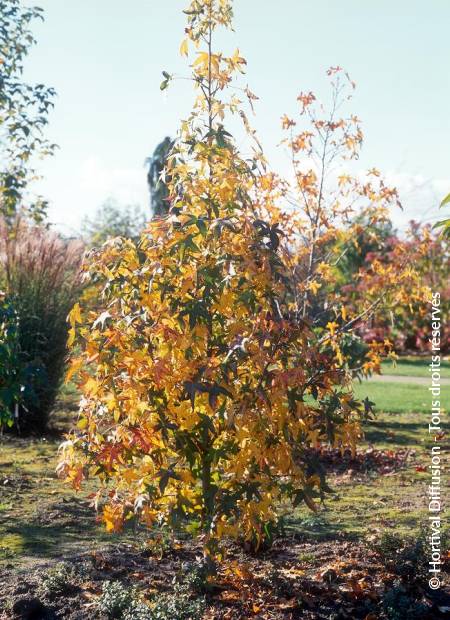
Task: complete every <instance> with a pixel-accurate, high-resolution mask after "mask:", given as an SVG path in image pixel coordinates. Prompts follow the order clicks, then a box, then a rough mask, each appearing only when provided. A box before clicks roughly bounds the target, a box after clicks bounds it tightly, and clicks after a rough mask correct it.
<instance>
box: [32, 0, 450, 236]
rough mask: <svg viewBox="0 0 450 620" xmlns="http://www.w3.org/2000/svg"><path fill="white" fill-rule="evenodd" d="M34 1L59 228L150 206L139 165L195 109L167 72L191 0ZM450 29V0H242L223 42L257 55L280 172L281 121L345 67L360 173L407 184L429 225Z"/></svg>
mask: <svg viewBox="0 0 450 620" xmlns="http://www.w3.org/2000/svg"><path fill="white" fill-rule="evenodd" d="M35 2H36V4H39V5H40V6H42V7H43V8H44V9H45V15H46V21H45V23H44V24H42V25H37V26H36V28H35V34H36V36H37V38H38V45H37V46H36V47H35V48H34V49H33V51H32V54H31V56H30V59H29V61H28V64H27V77H28V78H29V79H31V80H33V81H39V82H44V83H46V84H48V85H51V86H54V87H55V88H56V90H57V91H58V98H57V101H56V108H55V111H54V112H53V113H52V116H51V124H50V128H49V132H48V133H49V137H50V138H51V139H52V140H54V141H55V142H57V143H58V144H59V145H60V150H59V152H58V153H57V155H56V156H55V157H54V158H53V159H52V160H49V161H47V162H45V163H43V164H42V166H41V171H42V173H43V174H44V176H45V180H44V181H43V183H42V185H41V190H42V191H43V192H44V193H45V194H46V195H47V196H48V197H49V199H50V201H51V204H52V207H51V211H50V216H51V219H52V221H54V222H58V223H61V222H65V223H66V224H67V226H68V227H74V228H77V226H78V225H79V221H80V218H81V217H82V215H84V214H92V213H93V212H94V211H95V208H96V207H97V206H99V205H100V204H101V203H102V202H103V201H104V200H105V199H106V198H108V197H109V196H114V197H116V198H117V199H118V200H119V201H121V202H140V203H141V204H143V205H146V204H147V201H148V199H147V190H146V184H145V169H144V167H143V162H144V160H145V158H146V157H147V156H148V155H149V154H150V153H151V152H152V150H153V148H154V147H155V145H156V144H157V142H158V141H159V140H161V139H162V138H163V137H164V136H165V135H173V134H174V133H175V131H176V128H177V126H178V121H179V119H180V118H182V117H183V116H186V115H187V113H188V111H189V109H190V103H191V94H190V91H189V88H188V83H187V82H178V83H176V84H175V85H173V86H172V87H171V88H170V90H169V91H168V92H167V94H166V93H161V92H160V90H159V84H160V82H161V70H163V69H165V70H167V71H169V72H177V73H185V74H187V69H186V66H185V61H184V60H183V59H181V58H180V56H179V53H178V49H179V44H180V41H181V39H182V38H183V28H184V15H183V14H182V12H181V11H182V9H183V8H185V7H186V4H187V0H128V2H127V3H124V2H123V0H35ZM449 23H450V1H449V0H377V1H376V2H375V1H369V0H341V1H339V2H337V1H336V0H278V1H277V2H272V1H269V0H236V1H235V30H236V32H235V33H234V34H229V35H227V37H228V39H227V44H229V46H230V47H231V48H234V47H236V46H239V48H240V50H241V52H242V54H243V55H244V56H245V57H246V58H247V61H248V68H247V77H246V80H247V81H248V83H249V86H250V88H251V89H252V90H253V92H255V93H256V94H258V95H259V97H260V101H259V102H258V103H257V117H256V119H255V121H254V124H255V126H256V127H257V129H258V132H259V135H260V137H261V139H262V142H263V144H264V146H265V147H266V150H267V153H268V155H269V157H270V159H271V160H272V161H273V164H274V167H275V168H276V169H278V170H279V171H281V172H284V171H286V170H287V168H288V161H287V159H286V158H285V156H284V155H283V152H282V151H281V150H280V149H277V146H276V145H277V143H278V142H279V141H280V138H281V132H280V128H279V127H280V123H279V118H280V116H281V115H282V114H283V113H284V112H286V111H287V112H292V111H293V110H294V109H295V100H296V96H297V94H298V92H299V91H300V90H313V91H317V92H318V93H319V95H320V94H323V95H326V93H327V90H326V80H325V77H324V73H325V70H326V68H327V67H329V66H330V65H341V66H343V67H344V68H345V69H346V70H347V71H348V72H349V73H350V75H351V77H352V78H353V79H354V80H355V81H356V82H357V91H356V94H355V98H354V100H353V104H352V111H353V112H355V113H357V114H358V116H359V117H360V118H361V119H362V120H363V129H364V132H365V137H366V140H365V145H364V150H363V156H362V158H361V168H368V167H371V166H373V165H375V166H377V167H378V168H379V169H381V170H382V171H383V172H385V173H386V174H387V175H388V179H390V180H393V181H395V182H396V183H398V185H399V188H400V190H401V192H402V197H403V200H404V204H405V207H406V209H405V213H404V214H402V215H398V214H396V215H395V220H396V221H397V222H399V223H400V222H401V221H402V220H403V221H404V220H406V219H409V217H410V216H413V215H414V216H416V217H422V218H425V219H428V218H429V217H432V216H433V215H434V214H435V209H434V211H433V207H434V206H435V205H436V204H437V202H438V199H439V197H440V196H441V195H444V194H445V193H446V192H448V191H449V190H450V161H449V160H450V158H449V157H448V153H449V150H450V115H449V109H448V108H449V101H450V78H449V60H450V38H449V37H448V28H449ZM68 230H69V229H68Z"/></svg>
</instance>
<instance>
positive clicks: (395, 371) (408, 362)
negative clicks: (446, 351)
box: [381, 356, 450, 378]
mask: <svg viewBox="0 0 450 620" xmlns="http://www.w3.org/2000/svg"><path fill="white" fill-rule="evenodd" d="M429 364H430V358H429V357H412V356H405V357H401V358H399V359H398V360H397V362H396V364H395V366H394V365H393V363H392V362H390V361H385V362H383V363H382V364H381V368H382V371H383V374H385V375H400V376H409V377H429V376H430V372H429V370H428V368H429ZM441 376H442V377H443V378H450V361H448V360H444V361H442V362H441Z"/></svg>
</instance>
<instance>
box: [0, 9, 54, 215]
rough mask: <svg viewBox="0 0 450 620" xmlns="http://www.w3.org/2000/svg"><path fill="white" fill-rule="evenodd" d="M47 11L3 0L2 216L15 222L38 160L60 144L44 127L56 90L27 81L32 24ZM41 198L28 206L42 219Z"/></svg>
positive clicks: (0, 51) (0, 41) (0, 62)
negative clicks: (25, 67)
mask: <svg viewBox="0 0 450 620" xmlns="http://www.w3.org/2000/svg"><path fill="white" fill-rule="evenodd" d="M36 19H42V10H41V9H39V8H37V7H33V8H28V7H24V6H22V3H21V1H20V0H0V67H1V69H0V216H1V217H3V218H4V219H5V220H7V221H10V220H14V218H15V216H16V214H17V211H18V209H19V207H20V208H21V209H22V210H24V204H23V199H24V194H25V190H26V188H27V185H28V183H29V181H30V179H32V178H33V177H34V176H35V171H34V169H33V158H34V157H36V156H42V155H45V154H48V153H52V152H53V150H54V148H55V145H54V144H51V143H49V142H48V140H46V139H45V137H44V134H43V130H44V128H45V126H46V125H47V123H48V112H49V110H50V108H51V107H52V106H53V103H52V99H53V97H54V95H55V91H54V90H53V88H47V87H45V86H44V85H43V84H36V85H31V84H27V83H26V82H24V81H23V77H22V74H23V63H24V60H25V58H26V56H27V55H28V54H29V51H30V48H31V47H32V46H33V45H34V43H35V39H34V37H33V35H32V32H31V30H30V24H31V23H32V22H33V21H35V20H36ZM45 207H46V204H45V202H44V201H43V200H42V199H41V198H39V199H37V200H36V201H34V203H33V204H31V205H29V206H28V209H27V210H28V211H29V213H30V214H31V215H32V216H33V217H34V218H35V219H37V220H40V219H42V217H43V216H44V214H45Z"/></svg>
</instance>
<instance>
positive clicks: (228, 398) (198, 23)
mask: <svg viewBox="0 0 450 620" xmlns="http://www.w3.org/2000/svg"><path fill="white" fill-rule="evenodd" d="M186 14H187V19H188V25H187V28H186V39H185V40H184V41H183V43H182V45H181V53H182V54H184V55H186V56H188V55H189V54H192V57H193V62H192V64H191V68H192V82H193V85H194V87H195V89H196V91H197V98H196V101H195V105H194V109H193V112H192V114H191V116H190V117H189V118H188V119H187V120H186V121H184V122H183V123H182V125H181V129H180V133H179V137H178V140H177V141H176V143H175V145H174V147H173V149H172V151H171V154H170V156H169V158H168V169H167V174H166V177H165V179H166V182H167V186H168V192H169V205H170V209H169V213H168V214H167V216H164V217H160V218H156V219H154V220H153V221H152V222H150V224H149V225H148V228H147V230H146V231H145V232H144V233H143V234H142V236H141V238H140V240H139V242H138V243H134V242H132V241H130V240H125V239H114V240H112V241H111V242H109V243H107V244H106V245H105V246H104V247H103V249H102V250H101V251H100V252H94V253H93V254H91V256H90V257H89V260H88V261H87V263H86V266H85V271H86V276H87V277H88V278H90V279H92V280H94V281H97V282H102V283H103V285H104V286H103V294H102V302H101V303H102V308H101V309H100V311H95V312H92V311H90V310H89V308H87V307H83V306H80V305H78V304H77V305H76V306H75V308H74V309H73V311H72V312H71V315H70V322H71V325H72V330H71V336H70V343H71V344H73V343H75V344H76V348H75V349H74V351H76V353H74V358H73V360H72V369H71V373H76V374H77V375H78V376H79V381H80V386H81V389H82V391H83V398H82V401H81V406H80V418H79V422H78V430H77V432H76V433H74V434H72V435H71V436H69V437H68V438H67V441H66V442H65V443H64V444H63V446H62V450H61V462H60V465H59V472H60V474H61V475H62V476H63V477H65V478H66V479H68V480H69V481H71V482H72V484H73V485H74V486H75V487H77V488H78V487H80V485H81V484H82V481H83V480H84V479H85V478H87V477H88V476H95V477H96V478H97V479H98V480H99V481H100V483H101V484H100V488H99V490H98V492H97V493H96V495H95V501H94V503H95V504H96V506H97V507H98V508H100V509H101V510H102V512H103V518H104V521H105V523H106V527H107V529H108V530H110V531H112V530H118V529H120V528H121V527H122V525H123V523H124V522H125V521H126V520H128V519H130V518H137V519H139V520H140V521H141V522H144V523H145V524H147V525H149V526H151V525H152V524H155V523H158V524H159V523H165V524H168V525H169V526H171V527H174V528H180V527H184V526H186V525H187V524H190V525H191V526H192V524H194V525H195V524H196V525H197V526H198V528H199V530H200V531H201V533H202V536H203V541H204V548H205V553H206V555H207V556H208V557H210V556H211V554H213V553H214V552H215V550H216V549H217V542H218V541H219V540H220V538H221V537H223V536H225V535H232V536H241V537H243V538H245V539H247V540H252V541H253V542H255V543H256V544H258V543H259V542H260V541H261V539H262V538H263V537H264V536H265V533H266V532H267V528H268V527H269V526H270V523H271V522H274V521H275V520H276V518H277V511H278V507H279V506H280V505H281V503H282V500H283V499H286V498H287V499H288V500H290V501H292V502H293V504H294V505H295V504H298V503H299V502H306V504H307V505H308V506H309V507H310V508H312V509H315V503H314V498H315V497H317V496H320V495H321V494H322V493H324V492H325V491H326V489H327V487H326V483H325V480H324V478H323V475H322V474H321V473H320V472H317V471H315V469H314V463H313V461H312V460H311V459H310V453H311V449H312V448H315V447H317V446H319V445H320V444H321V443H323V442H331V444H333V445H334V446H347V445H350V446H352V447H353V448H354V446H355V443H356V441H357V438H358V436H359V435H360V428H359V419H360V418H361V416H362V415H364V412H365V409H367V404H366V407H365V406H364V405H363V404H362V403H358V402H357V401H355V400H354V398H353V396H352V393H351V390H350V385H351V373H350V372H349V370H348V368H347V367H346V365H345V363H344V362H345V360H344V359H343V357H342V353H341V347H340V343H341V340H342V339H344V338H346V333H347V330H348V329H349V328H350V326H351V319H350V318H347V321H346V323H345V325H338V323H336V322H335V321H333V320H327V321H325V322H324V321H322V322H320V323H317V324H314V320H312V316H313V314H312V309H313V308H314V298H315V296H317V295H318V291H319V290H320V289H321V286H322V283H323V284H324V286H323V290H325V289H326V288H327V286H328V282H329V281H330V270H331V268H328V269H327V268H326V265H325V262H324V260H321V261H320V262H319V263H318V262H317V257H318V256H319V253H318V248H319V246H321V247H322V246H324V243H322V242H320V243H319V236H321V235H322V232H321V231H320V226H321V225H322V224H323V221H322V219H320V217H321V216H320V217H319V219H318V222H317V223H316V225H315V230H316V232H315V233H314V239H313V242H314V247H315V250H314V252H313V255H312V256H311V252H310V251H308V250H306V251H305V252H304V251H303V249H302V248H303V247H304V240H305V236H304V235H303V236H302V233H301V230H300V229H299V225H300V224H299V223H298V222H297V221H296V219H295V218H293V214H292V211H289V209H288V210H285V211H283V210H282V209H281V208H280V205H282V204H285V202H286V201H285V197H286V190H285V186H284V184H283V183H281V182H280V180H279V179H277V178H276V177H275V175H273V174H271V173H268V172H267V171H266V166H265V161H264V157H263V155H262V153H261V149H260V146H259V143H258V141H257V139H256V138H255V134H254V132H253V130H252V129H251V127H250V125H249V123H248V119H247V116H246V115H245V112H244V109H243V103H242V101H241V99H243V100H247V103H249V104H250V106H251V104H252V101H253V99H255V96H254V95H253V94H252V93H251V92H250V91H249V90H248V88H245V89H241V90H239V89H236V88H232V89H231V88H230V86H231V83H232V82H233V80H234V79H235V77H236V76H237V75H239V74H241V73H243V71H244V68H245V64H246V63H245V60H244V58H242V56H241V55H240V53H239V51H238V50H237V51H235V52H234V53H233V54H231V55H225V54H223V53H220V52H218V51H215V50H214V47H213V35H214V33H215V32H216V30H217V29H218V28H219V27H225V28H230V27H231V20H232V7H231V4H230V1H229V0H195V1H194V2H192V3H191V5H190V6H189V8H188V10H187V11H186ZM171 80H172V76H171V75H170V74H168V73H164V82H163V83H162V85H161V87H162V88H166V87H167V86H168V85H169V82H170V81H171ZM230 93H231V94H230ZM238 94H239V96H238ZM230 115H234V116H236V117H237V118H238V119H239V118H240V119H242V121H243V126H244V128H245V130H246V131H247V132H248V135H249V138H250V140H251V144H253V147H252V154H251V156H249V157H247V158H245V157H243V156H242V155H241V154H240V153H239V152H238V149H237V148H236V145H235V143H234V141H233V138H232V136H231V135H230V133H229V132H228V131H227V130H226V129H225V128H224V123H225V119H226V117H227V116H230ZM319 208H322V207H319ZM311 213H312V212H311ZM313 222H314V220H313ZM306 239H307V236H306ZM302 252H303V254H302ZM304 255H305V256H307V260H306V263H305V260H304V258H303V257H304ZM305 265H306V266H305ZM305 269H306V271H304V270H305ZM302 270H303V272H302Z"/></svg>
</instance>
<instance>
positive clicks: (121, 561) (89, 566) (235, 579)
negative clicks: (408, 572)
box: [0, 538, 450, 620]
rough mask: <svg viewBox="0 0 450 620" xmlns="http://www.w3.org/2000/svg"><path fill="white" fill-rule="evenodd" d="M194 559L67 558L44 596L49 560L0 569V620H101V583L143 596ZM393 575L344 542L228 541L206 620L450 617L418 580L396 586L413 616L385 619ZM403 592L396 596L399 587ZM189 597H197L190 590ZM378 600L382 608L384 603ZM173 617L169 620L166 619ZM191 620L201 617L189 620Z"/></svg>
mask: <svg viewBox="0 0 450 620" xmlns="http://www.w3.org/2000/svg"><path fill="white" fill-rule="evenodd" d="M200 561H201V549H200V546H199V543H198V542H192V541H184V542H183V543H182V544H181V543H180V544H174V545H172V546H171V547H169V548H166V549H162V548H161V549H159V551H158V550H155V549H154V550H153V552H149V550H148V549H147V550H141V551H140V550H138V549H136V548H133V547H132V546H131V545H119V546H110V547H106V548H105V549H104V550H102V551H101V552H95V553H84V554H80V555H77V556H74V557H72V558H66V563H67V564H68V565H70V566H71V567H74V568H75V572H76V574H77V575H79V577H78V579H77V583H76V585H73V586H71V585H70V584H68V587H67V589H66V591H65V592H64V593H58V592H57V593H55V594H50V595H49V594H48V593H47V594H46V595H42V593H41V591H40V583H41V582H42V576H43V575H45V572H46V570H48V568H49V566H50V564H49V563H47V564H42V565H35V566H33V567H30V568H28V569H26V570H21V571H20V572H14V573H12V572H8V571H6V570H2V571H0V580H1V583H2V588H1V593H0V618H1V619H2V620H12V619H21V620H55V619H57V618H58V619H59V618H64V619H67V620H75V619H76V620H97V619H98V620H100V619H106V618H107V616H105V615H102V614H101V613H100V612H99V611H98V599H99V596H100V594H101V590H102V583H103V582H104V581H105V580H118V581H120V582H122V583H123V584H125V585H126V586H129V587H136V588H137V589H138V590H139V591H140V592H141V593H142V596H143V597H144V599H147V600H151V599H152V597H154V596H155V595H156V596H157V594H158V593H161V592H168V591H172V590H173V589H174V585H175V583H176V582H183V580H185V578H186V575H189V574H190V573H192V571H193V570H194V569H195V567H196V566H198V565H199V562H200ZM398 579H399V577H398V575H396V574H395V571H394V572H393V570H392V567H391V568H390V569H389V568H386V565H385V564H383V563H382V561H381V559H380V556H379V555H378V554H377V552H376V551H374V550H372V549H371V548H369V547H367V546H366V545H364V544H362V543H361V542H352V541H349V540H345V539H341V540H333V541H326V542H320V543H311V542H302V541H301V540H295V539H292V538H284V539H279V540H277V541H276V542H275V544H274V545H273V547H272V548H271V549H270V550H268V551H265V552H264V553H261V554H259V555H252V554H250V553H247V552H246V551H245V550H244V549H243V548H242V547H241V546H239V545H237V544H234V543H228V544H227V546H226V559H225V561H224V563H223V566H222V567H221V569H220V571H219V573H218V575H217V576H216V577H215V578H214V580H213V582H212V583H211V584H210V591H208V592H206V593H205V594H204V596H205V598H206V603H207V611H206V612H205V615H204V616H203V618H204V619H205V620H206V619H208V620H219V619H220V620H247V619H250V618H258V619H260V620H282V619H283V620H294V619H300V618H301V619H303V620H313V619H314V620H325V619H326V620H330V619H332V620H350V619H353V620H357V619H360V618H361V619H365V620H376V619H385V618H394V617H395V618H396V619H398V620H401V619H402V618H408V619H409V620H412V619H413V618H416V619H417V620H432V619H436V620H437V619H440V618H448V617H450V614H449V612H450V592H449V591H448V590H447V591H446V590H444V589H442V590H440V591H439V592H438V594H437V595H433V593H432V592H431V591H428V590H427V589H422V588H421V587H420V586H418V585H417V583H414V585H411V584H410V585H402V586H400V597H401V596H403V595H402V592H403V590H404V592H405V596H406V597H409V600H410V601H411V604H414V605H415V606H416V607H417V605H418V604H419V603H420V605H422V607H421V608H420V610H421V611H420V615H416V616H414V615H413V613H412V612H408V613H407V612H402V611H400V614H402V613H405V614H406V615H396V616H394V615H390V616H389V615H386V609H388V607H386V605H387V604H386V600H387V598H386V597H387V596H388V597H389V596H391V594H389V591H391V593H392V588H393V587H394V588H395V587H396V586H397V588H396V592H397V595H396V596H397V599H398V589H399V588H398V584H399V581H398ZM402 588H403V590H402ZM191 596H192V598H195V597H198V596H199V594H198V592H194V591H192V594H191ZM383 601H384V602H383ZM174 620H175V619H174ZM192 620H201V619H200V618H192Z"/></svg>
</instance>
